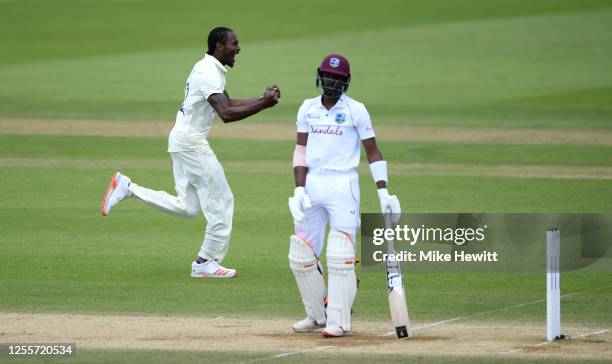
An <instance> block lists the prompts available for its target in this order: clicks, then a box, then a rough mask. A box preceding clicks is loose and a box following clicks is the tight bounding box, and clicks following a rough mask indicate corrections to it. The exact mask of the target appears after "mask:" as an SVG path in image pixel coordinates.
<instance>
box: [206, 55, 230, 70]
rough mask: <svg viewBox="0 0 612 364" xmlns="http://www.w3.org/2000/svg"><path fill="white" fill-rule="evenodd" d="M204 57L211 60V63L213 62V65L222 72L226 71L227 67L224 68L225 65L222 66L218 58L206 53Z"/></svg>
mask: <svg viewBox="0 0 612 364" xmlns="http://www.w3.org/2000/svg"><path fill="white" fill-rule="evenodd" d="M204 59H208V60H210V61H212V63H214V64H215V66H217V67H218V68H219V69H220V70H221V72H223V73H227V68H225V67H224V66H223V65H222V64H221V62H219V60H218V59H216V58H215V57H213V56H211V55H210V54H208V53H206V54H204Z"/></svg>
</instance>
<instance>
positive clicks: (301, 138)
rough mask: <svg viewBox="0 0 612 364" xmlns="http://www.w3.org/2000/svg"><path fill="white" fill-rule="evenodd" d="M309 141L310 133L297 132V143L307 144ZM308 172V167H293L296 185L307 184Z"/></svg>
mask: <svg viewBox="0 0 612 364" xmlns="http://www.w3.org/2000/svg"><path fill="white" fill-rule="evenodd" d="M306 143H308V133H297V144H298V145H303V146H306ZM306 174H308V168H307V167H303V166H298V167H293V176H294V177H295V187H304V186H306Z"/></svg>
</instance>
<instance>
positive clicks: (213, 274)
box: [191, 260, 236, 278]
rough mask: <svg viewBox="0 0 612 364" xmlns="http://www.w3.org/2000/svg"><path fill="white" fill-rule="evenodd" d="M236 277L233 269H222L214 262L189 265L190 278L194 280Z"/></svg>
mask: <svg viewBox="0 0 612 364" xmlns="http://www.w3.org/2000/svg"><path fill="white" fill-rule="evenodd" d="M235 275H236V270H235V269H230V268H224V267H222V266H221V265H220V264H219V263H218V262H217V261H216V260H209V261H207V262H206V263H202V264H198V263H197V262H195V261H194V262H193V263H191V276H192V277H195V278H232V277H234V276H235Z"/></svg>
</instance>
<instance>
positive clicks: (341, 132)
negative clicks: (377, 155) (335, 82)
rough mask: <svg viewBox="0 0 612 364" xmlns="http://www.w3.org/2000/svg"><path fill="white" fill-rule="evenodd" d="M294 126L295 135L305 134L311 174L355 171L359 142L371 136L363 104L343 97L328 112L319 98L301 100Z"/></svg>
mask: <svg viewBox="0 0 612 364" xmlns="http://www.w3.org/2000/svg"><path fill="white" fill-rule="evenodd" d="M296 124H297V131H298V133H308V143H307V144H306V165H307V166H308V168H309V171H312V172H314V171H317V170H320V171H339V172H344V171H350V170H354V169H356V168H357V167H358V166H359V156H360V152H361V146H360V141H361V140H363V139H369V138H373V137H374V136H375V135H374V130H373V129H372V120H370V115H369V114H368V111H367V110H366V107H365V105H363V104H362V103H360V102H358V101H356V100H353V99H352V98H350V97H348V96H346V95H342V96H341V97H340V99H339V100H338V102H336V105H334V107H332V108H331V109H330V110H327V109H326V108H325V106H323V104H322V103H321V96H317V97H315V98H312V99H306V100H304V103H302V106H301V107H300V109H299V111H298V115H297V123H296Z"/></svg>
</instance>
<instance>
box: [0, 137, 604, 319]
mask: <svg viewBox="0 0 612 364" xmlns="http://www.w3.org/2000/svg"><path fill="white" fill-rule="evenodd" d="M3 140H4V141H5V142H6V143H2V144H1V145H2V146H3V147H2V148H1V149H0V157H2V158H9V157H11V158H25V159H26V160H27V159H28V158H47V159H49V160H50V161H52V160H54V159H56V158H80V159H81V160H85V161H87V160H90V164H89V165H85V166H82V167H79V168H69V167H61V166H60V167H57V168H41V167H37V168H34V167H26V168H18V167H10V168H9V167H5V168H3V169H2V171H3V178H2V180H1V181H0V199H1V200H2V206H1V207H0V217H1V218H0V229H1V230H2V231H3V234H2V236H1V242H2V246H3V247H4V254H3V255H2V256H0V295H1V296H2V297H3V299H2V301H0V309H1V310H19V311H22V310H25V311H60V312H63V311H79V312H149V313H176V314H182V313H190V314H206V315H219V314H240V315H250V314H256V315H262V316H266V315H283V316H299V315H300V312H301V307H299V304H298V300H297V290H296V288H295V284H294V282H293V277H292V276H291V274H290V271H289V268H288V263H287V260H286V254H287V249H288V248H287V237H288V236H289V234H290V233H291V230H292V223H291V219H290V215H289V213H288V211H287V207H286V197H287V196H288V195H289V194H290V193H291V191H292V176H291V172H290V171H289V170H287V171H286V172H284V173H283V172H277V173H263V172H261V173H258V172H256V171H254V172H245V171H232V170H228V171H227V175H228V180H229V183H230V185H231V186H232V189H233V191H234V194H235V196H236V213H235V221H234V226H235V229H234V233H233V238H232V246H231V250H230V254H229V256H228V258H227V262H228V264H229V265H232V266H237V267H238V268H239V270H240V273H241V274H240V276H239V278H237V279H235V280H232V281H230V282H220V281H210V282H208V281H207V282H201V281H198V280H194V279H190V278H189V277H188V271H189V262H190V261H191V259H192V258H193V257H194V256H195V253H196V252H197V249H198V248H199V245H200V241H201V234H202V229H203V225H204V221H203V218H202V217H199V218H197V219H193V220H181V219H176V218H173V217H171V216H168V215H165V214H162V213H160V212H157V211H154V210H153V209H150V208H148V207H147V206H144V205H142V204H140V203H138V202H136V201H127V202H125V203H122V205H121V206H119V207H118V208H117V210H115V211H114V212H113V215H112V216H111V217H109V218H102V217H101V216H99V205H98V204H99V200H100V198H101V195H102V193H103V191H104V188H105V187H106V183H107V181H108V178H109V177H110V175H111V174H112V172H113V169H110V168H108V167H106V166H97V164H96V163H97V161H99V160H100V159H101V158H104V159H107V160H117V161H118V162H122V163H125V162H129V161H130V160H131V161H133V162H134V163H133V164H130V167H129V168H128V169H126V170H124V172H125V173H126V174H128V175H130V176H131V177H132V178H133V179H134V180H135V181H137V182H138V183H141V184H143V185H146V186H150V187H153V188H157V189H164V190H167V191H172V190H173V182H172V175H171V171H170V167H169V163H168V165H167V168H164V167H161V168H156V169H146V168H138V160H139V159H141V158H149V159H154V160H167V159H168V155H167V153H165V151H164V149H165V146H164V141H163V140H161V139H145V138H134V139H129V138H125V139H121V138H89V137H88V138H79V137H55V136H36V137H31V136H11V137H3ZM276 144H278V148H271V149H273V150H277V149H278V150H283V151H284V152H283V154H286V155H288V154H289V152H290V149H289V148H290V144H289V143H281V142H279V143H272V145H276ZM109 146H113V147H112V148H108V147H109ZM216 146H217V147H218V148H216V151H217V153H219V155H220V156H222V157H221V159H222V160H224V158H223V156H225V157H227V160H242V161H249V160H251V161H254V162H256V161H261V160H268V159H269V160H278V158H279V157H278V155H277V154H274V153H269V154H266V153H263V154H261V155H254V154H253V153H251V154H249V153H247V152H248V151H247V150H246V149H250V150H255V149H256V148H257V147H258V146H257V143H255V142H244V145H243V146H242V148H245V149H240V148H241V147H239V146H238V144H237V142H236V141H227V140H219V141H218V142H217V143H216ZM386 149H387V150H389V151H391V150H394V149H398V150H399V151H401V150H402V146H401V145H396V144H389V145H388V148H386ZM432 150H433V149H432ZM45 151H46V153H45ZM513 153H514V154H516V155H517V156H516V158H518V159H517V161H521V159H520V156H521V154H520V153H517V152H516V151H514V152H508V155H510V154H513ZM398 154H401V153H398ZM551 155H552V154H551ZM529 156H530V155H529V154H526V155H524V159H522V160H523V161H528V160H529ZM264 158H265V159H264ZM283 158H285V159H286V158H287V157H283ZM554 161H556V160H555V159H551V160H548V161H544V162H554ZM583 162H584V161H583ZM570 163H572V161H570ZM361 184H362V201H363V202H362V211H376V209H377V201H376V195H375V192H374V188H373V187H372V182H371V180H370V177H369V176H368V175H364V176H362V178H361ZM610 187H611V182H610V181H596V180H548V179H520V178H483V177H478V176H474V177H469V176H468V177H429V176H395V177H393V179H392V191H393V192H394V193H397V194H398V195H399V196H400V199H401V201H402V205H403V206H404V210H405V211H415V212H419V211H420V212H433V211H440V212H448V211H468V212H473V211H483V212H521V211H523V212H530V211H539V212H577V211H586V212H588V211H599V212H609V211H610V210H611V206H610V203H609V201H612V189H611V188H610ZM564 277H565V278H564V289H565V290H567V291H564V292H577V291H581V290H584V289H588V288H597V287H604V286H611V285H612V276H610V275H606V274H602V273H598V274H594V273H581V274H577V273H575V274H567V275H564ZM383 280H384V276H383V274H382V272H381V274H374V273H367V274H363V275H362V284H361V288H360V290H359V295H358V299H357V302H356V306H355V310H356V314H357V315H358V317H366V318H367V317H374V318H385V317H387V315H388V313H387V311H386V295H385V288H384V285H381V282H382V281H383ZM541 281H542V279H541V277H539V276H525V275H520V276H518V277H515V276H513V275H507V274H505V275H490V274H487V275H485V274H482V275H478V274H471V275H465V276H461V275H448V274H439V275H436V274H424V273H423V274H415V275H414V277H411V278H410V280H409V281H408V282H409V283H408V284H407V286H408V290H409V292H410V294H411V297H414V299H413V302H414V315H415V319H419V320H429V319H447V318H449V317H454V316H457V315H459V316H461V315H473V314H477V313H480V312H483V311H487V310H490V309H493V308H498V307H504V306H508V305H512V304H520V303H524V302H529V301H533V300H537V299H539V298H541V297H542V291H543V289H542V282H541ZM500 282H504V283H508V282H510V283H509V284H504V285H499V283H500ZM228 285H229V286H230V287H232V288H234V289H228ZM496 285H497V286H496ZM483 287H488V291H486V293H484V292H483V293H482V295H481V297H480V299H479V300H478V301H477V302H476V303H474V297H473V294H476V293H477V292H478V291H479V290H480V289H481V288H483ZM492 290H493V291H495V294H492ZM611 295H612V289H607V290H603V291H594V292H590V293H588V294H585V295H581V296H578V297H576V299H577V301H576V302H575V305H576V306H575V307H577V308H578V309H573V307H572V306H571V304H568V305H565V306H564V309H566V307H568V308H567V310H568V314H567V315H566V316H564V317H565V318H567V319H568V320H576V321H585V320H586V321H589V322H611V321H610V317H612V316H611V315H609V310H608V308H607V306H605V302H608V300H607V299H609V298H610V296H611ZM220 296H222V297H224V299H223V300H217V299H212V298H211V297H220ZM243 302H249V304H248V305H244V304H242V303H243ZM228 303H229V304H228ZM599 303H601V304H599ZM585 307H588V308H589V309H584V308H585ZM542 309H543V304H539V305H534V306H532V307H529V308H527V309H524V310H522V314H521V315H520V316H517V315H516V312H514V311H509V312H507V311H501V312H496V313H493V314H490V315H488V316H487V317H488V318H491V319H500V318H504V319H511V318H517V317H518V319H521V320H530V319H532V320H535V319H537V320H542V318H543V316H542V313H541V310H542Z"/></svg>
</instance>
